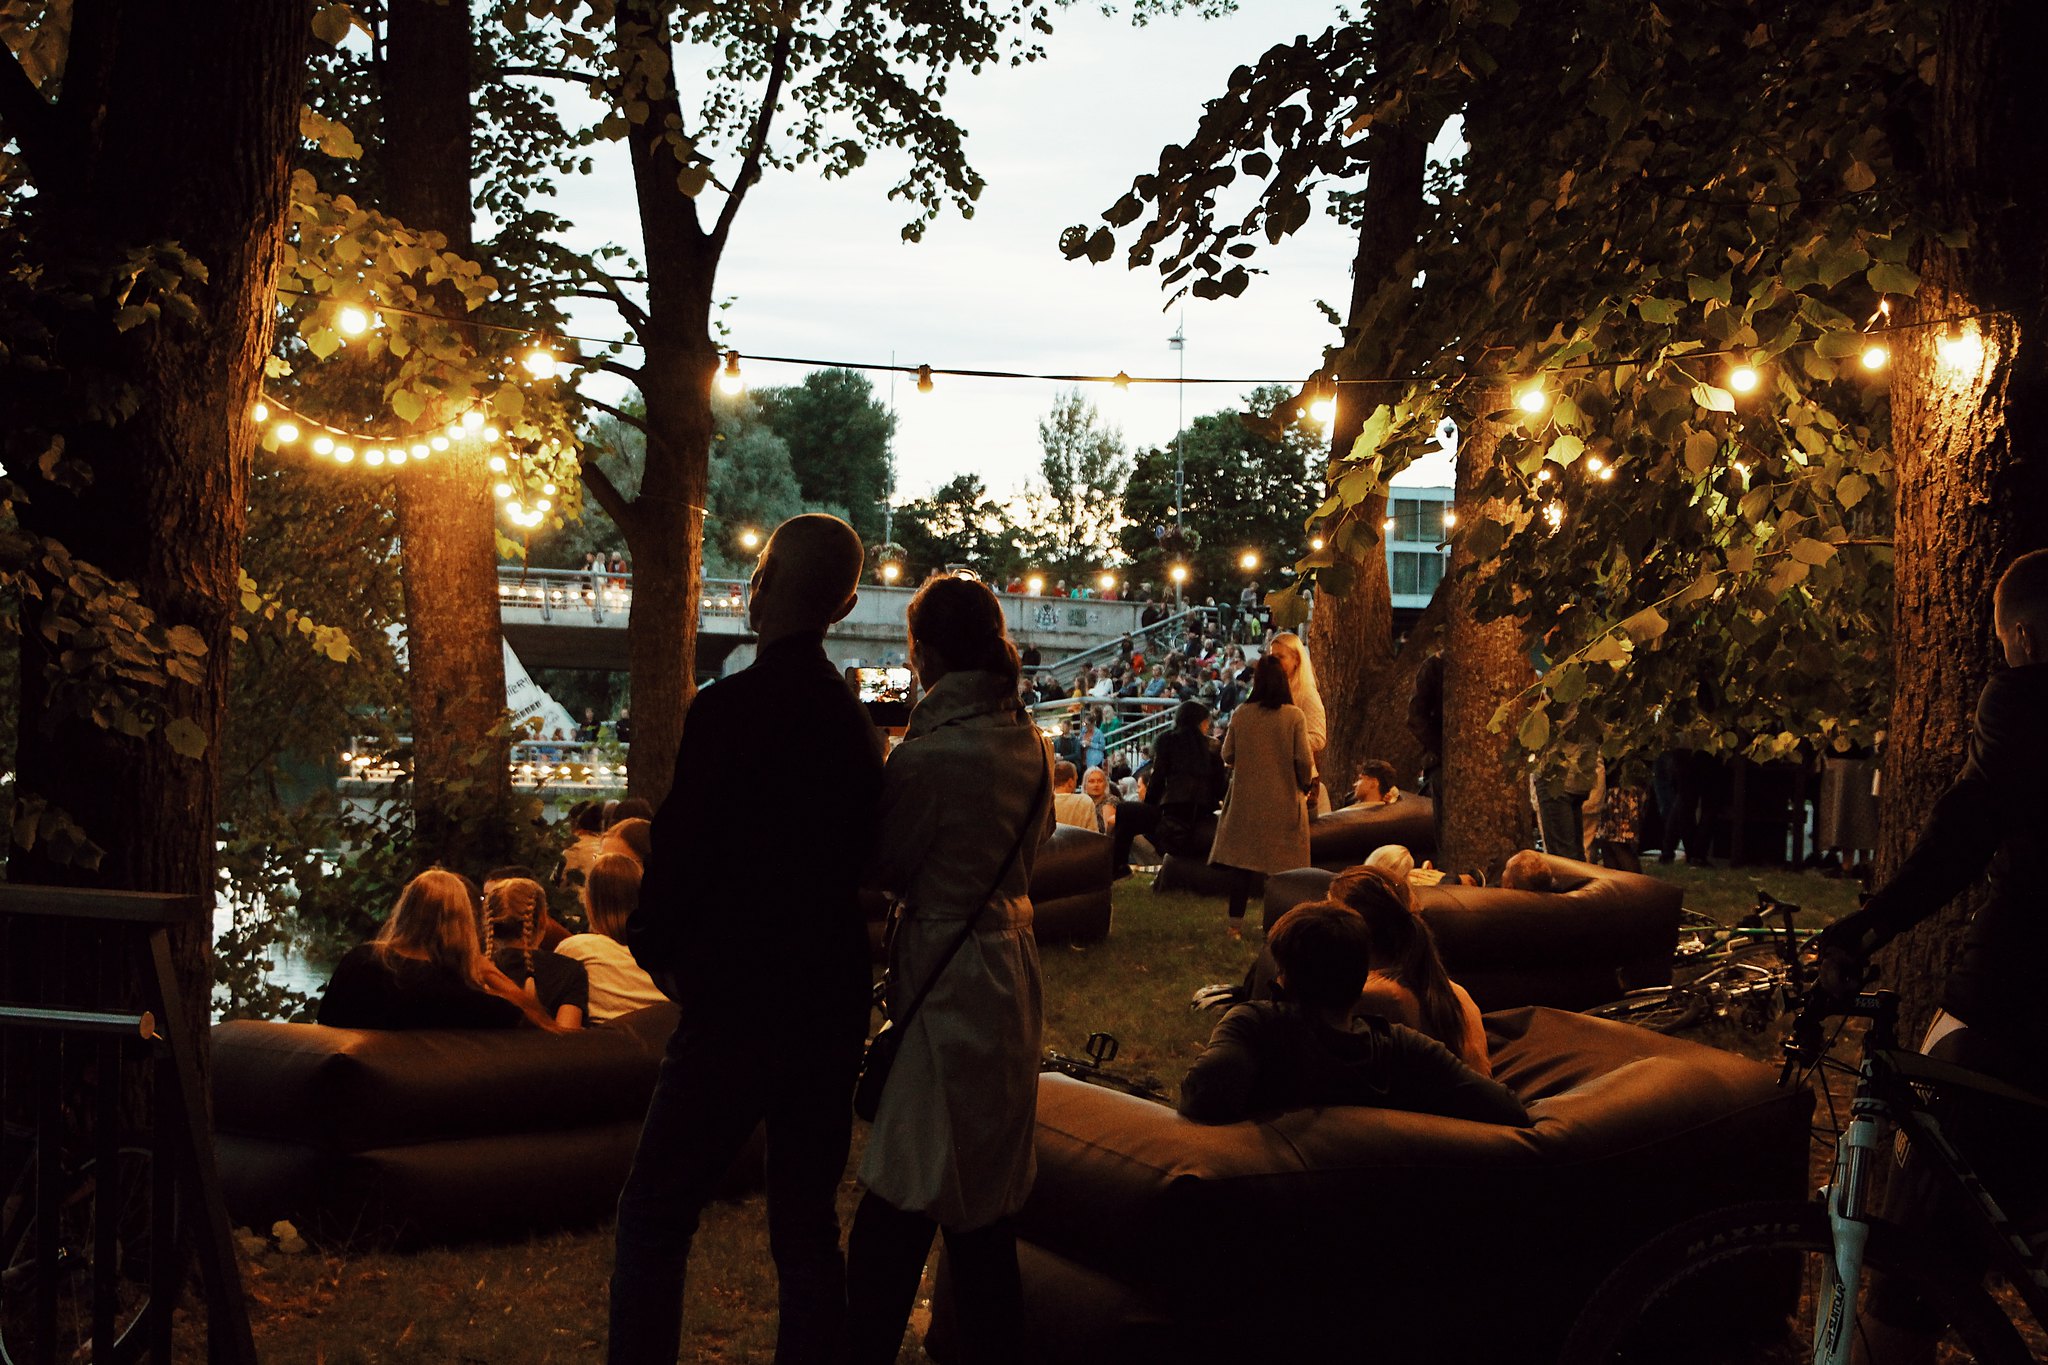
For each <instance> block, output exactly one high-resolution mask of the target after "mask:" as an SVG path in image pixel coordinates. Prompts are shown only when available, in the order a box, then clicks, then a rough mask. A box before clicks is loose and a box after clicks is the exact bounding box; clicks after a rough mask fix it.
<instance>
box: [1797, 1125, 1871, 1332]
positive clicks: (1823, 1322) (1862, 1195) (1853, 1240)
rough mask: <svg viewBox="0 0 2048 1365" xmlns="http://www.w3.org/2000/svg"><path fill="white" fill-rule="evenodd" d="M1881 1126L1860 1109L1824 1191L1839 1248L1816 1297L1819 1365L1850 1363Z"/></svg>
mask: <svg viewBox="0 0 2048 1365" xmlns="http://www.w3.org/2000/svg"><path fill="white" fill-rule="evenodd" d="M1878 1129H1879V1125H1878V1121H1877V1116H1876V1115H1875V1114H1872V1113H1858V1114H1856V1115H1855V1116H1854V1117H1853V1118H1851V1119H1850V1121H1849V1127H1848V1130H1847V1131H1846V1132H1844V1133H1843V1134H1842V1139H1841V1141H1840V1142H1839V1143H1837V1144H1836V1146H1835V1169H1834V1175H1833V1177H1832V1178H1831V1179H1830V1180H1829V1182H1828V1185H1827V1187H1826V1188H1825V1189H1823V1190H1822V1191H1821V1194H1822V1196H1823V1197H1824V1198H1825V1199H1826V1200H1827V1204H1828V1226H1829V1228H1830V1229H1831V1230H1832V1231H1833V1233H1834V1242H1835V1248H1834V1254H1833V1255H1832V1256H1830V1257H1828V1258H1827V1260H1826V1262H1825V1264H1824V1265H1823V1266H1822V1268H1821V1284H1820V1292H1819V1294H1818V1295H1816V1296H1815V1299H1814V1324H1813V1365H1849V1351H1850V1348H1851V1346H1852V1345H1853V1344H1854V1342H1855V1337H1856V1312H1857V1299H1858V1297H1859V1295H1860V1293H1861V1291H1862V1288H1863V1249H1864V1247H1865V1245H1867V1244H1868V1242H1869V1240H1870V1223H1869V1221H1868V1220H1869V1217H1870V1210H1869V1208H1868V1207H1867V1203H1868V1192H1869V1189H1870V1171H1871V1164H1872V1163H1873V1162H1875V1161H1877V1160H1879V1153H1880V1151H1881V1143H1882V1138H1881V1135H1880V1133H1879V1131H1878Z"/></svg>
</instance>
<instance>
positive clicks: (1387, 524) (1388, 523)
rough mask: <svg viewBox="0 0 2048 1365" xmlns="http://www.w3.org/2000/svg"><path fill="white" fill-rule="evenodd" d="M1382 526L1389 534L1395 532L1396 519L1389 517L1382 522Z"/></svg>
mask: <svg viewBox="0 0 2048 1365" xmlns="http://www.w3.org/2000/svg"><path fill="white" fill-rule="evenodd" d="M1380 528H1381V529H1382V530H1384V531H1385V532H1386V533H1387V534H1388V535H1392V534H1394V519H1393V518H1392V517H1388V518H1387V519H1386V520H1385V521H1383V522H1381V523H1380Z"/></svg>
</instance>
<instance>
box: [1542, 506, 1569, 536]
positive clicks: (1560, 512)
mask: <svg viewBox="0 0 2048 1365" xmlns="http://www.w3.org/2000/svg"><path fill="white" fill-rule="evenodd" d="M1543 518H1544V520H1546V521H1548V522H1549V523H1550V529H1551V530H1553V531H1555V530H1556V529H1557V528H1558V527H1560V526H1562V525H1564V504H1562V503H1556V502H1553V503H1548V504H1546V505H1545V506H1544V508H1543Z"/></svg>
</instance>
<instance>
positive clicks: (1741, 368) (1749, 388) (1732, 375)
mask: <svg viewBox="0 0 2048 1365" xmlns="http://www.w3.org/2000/svg"><path fill="white" fill-rule="evenodd" d="M1760 382H1761V377H1760V376H1759V375H1758V374H1757V372H1756V366H1754V365H1737V366H1736V367H1735V368H1734V369H1732V370H1730V371H1728V387H1729V388H1730V389H1732V390H1733V391H1735V392H1736V393H1755V392H1756V386H1757V384H1758V383H1760Z"/></svg>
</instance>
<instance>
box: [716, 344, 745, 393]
mask: <svg viewBox="0 0 2048 1365" xmlns="http://www.w3.org/2000/svg"><path fill="white" fill-rule="evenodd" d="M718 387H719V388H720V389H723V390H724V391H725V392H726V393H728V394H735V395H737V394H739V393H741V392H742V391H744V390H745V389H746V387H747V381H746V379H745V378H744V377H743V376H742V375H741V374H740V353H739V352H738V351H727V352H726V353H725V368H724V369H723V370H721V371H719V373H718Z"/></svg>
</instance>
